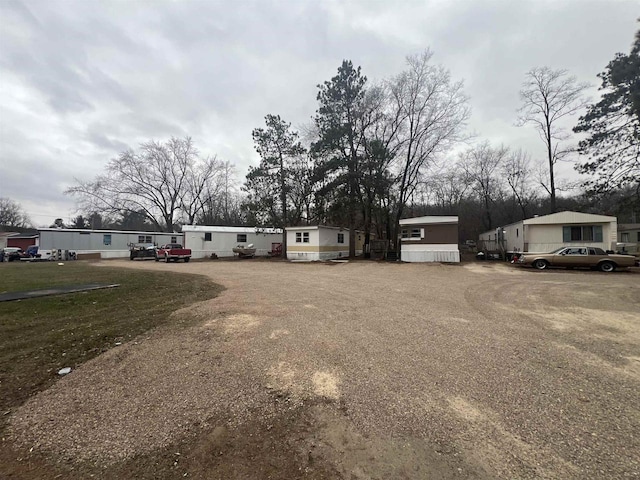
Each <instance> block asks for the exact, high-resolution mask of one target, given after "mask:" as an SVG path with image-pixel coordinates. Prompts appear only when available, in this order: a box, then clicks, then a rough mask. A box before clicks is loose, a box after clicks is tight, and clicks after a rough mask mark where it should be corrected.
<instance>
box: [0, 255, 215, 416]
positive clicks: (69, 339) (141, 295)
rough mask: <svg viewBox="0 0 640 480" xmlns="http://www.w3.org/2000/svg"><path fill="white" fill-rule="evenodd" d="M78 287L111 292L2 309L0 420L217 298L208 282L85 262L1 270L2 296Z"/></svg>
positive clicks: (10, 265) (32, 301)
mask: <svg viewBox="0 0 640 480" xmlns="http://www.w3.org/2000/svg"><path fill="white" fill-rule="evenodd" d="M84 283H105V284H112V283H117V284H120V286H119V287H117V288H112V289H105V290H94V291H89V292H81V293H71V294H65V295H57V296H51V297H40V298H32V299H28V300H20V301H12V302H2V303H0V415H1V414H2V413H4V412H6V411H8V410H10V409H13V408H16V407H17V406H19V405H21V404H22V403H23V402H24V401H25V400H26V399H27V398H29V396H31V395H32V394H34V393H35V392H38V391H40V390H44V389H45V388H47V387H48V386H50V385H51V384H52V383H53V382H54V381H55V380H56V378H58V376H57V372H58V370H59V369H60V368H63V367H72V368H75V367H77V366H78V365H80V364H81V363H83V362H86V361H87V360H90V359H91V358H93V357H95V356H97V355H99V354H100V353H102V352H104V351H106V350H108V349H109V348H112V347H114V346H115V344H116V342H123V343H124V342H126V341H129V340H131V339H133V338H135V337H137V336H138V335H140V334H142V333H144V332H145V331H147V330H150V329H152V328H154V327H157V326H161V325H167V324H169V323H170V322H173V323H176V324H178V325H186V324H187V323H188V321H189V320H188V319H182V318H170V316H171V313H172V312H174V311H175V310H178V309H179V308H181V307H184V306H186V305H188V304H191V303H193V302H196V301H200V300H206V299H209V298H213V297H215V296H217V295H218V294H219V293H220V292H221V291H222V287H221V286H219V285H216V284H214V283H213V282H211V281H210V280H208V279H207V278H206V277H202V276H197V275H187V274H180V273H172V272H151V271H141V270H128V269H124V268H123V269H118V268H109V267H102V266H100V267H96V266H91V265H89V264H86V263H84V262H66V263H65V265H64V266H59V265H57V264H56V263H31V264H24V263H17V262H16V263H4V264H2V265H0V292H12V291H22V290H35V289H44V288H51V287H53V286H63V285H80V284H84Z"/></svg>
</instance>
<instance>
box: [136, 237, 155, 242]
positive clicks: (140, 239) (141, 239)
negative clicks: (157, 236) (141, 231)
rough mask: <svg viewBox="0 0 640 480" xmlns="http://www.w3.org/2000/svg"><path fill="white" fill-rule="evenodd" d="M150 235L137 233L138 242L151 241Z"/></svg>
mask: <svg viewBox="0 0 640 480" xmlns="http://www.w3.org/2000/svg"><path fill="white" fill-rule="evenodd" d="M151 242H153V240H152V239H151V235H138V243H151Z"/></svg>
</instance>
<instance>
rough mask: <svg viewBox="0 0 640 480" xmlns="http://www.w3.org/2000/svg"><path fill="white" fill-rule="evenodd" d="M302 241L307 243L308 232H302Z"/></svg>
mask: <svg viewBox="0 0 640 480" xmlns="http://www.w3.org/2000/svg"><path fill="white" fill-rule="evenodd" d="M302 243H309V232H303V233H302Z"/></svg>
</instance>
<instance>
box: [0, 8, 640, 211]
mask: <svg viewBox="0 0 640 480" xmlns="http://www.w3.org/2000/svg"><path fill="white" fill-rule="evenodd" d="M0 14H1V15H2V17H3V18H4V19H5V21H4V22H3V28H2V29H0V79H1V80H0V94H1V95H0V141H1V143H0V162H1V166H2V168H1V171H2V174H1V175H0V196H8V197H10V198H12V199H14V200H16V201H18V202H19V203H21V204H22V205H23V206H24V207H25V208H26V209H27V210H28V211H29V212H30V213H31V214H32V216H33V217H34V220H35V223H37V224H45V223H47V224H48V223H51V222H52V221H53V219H54V218H55V217H59V216H62V217H68V216H70V215H71V212H72V210H73V201H72V199H70V198H68V197H65V196H64V195H63V194H62V192H63V191H64V189H65V188H66V187H67V186H69V185H70V184H71V183H72V182H73V177H82V178H92V177H93V176H95V175H96V174H97V173H98V172H100V171H101V169H102V168H103V167H104V165H105V164H106V163H107V162H108V160H109V159H111V158H113V157H114V156H116V155H117V154H118V153H119V152H120V151H122V150H124V149H125V148H129V147H135V146H136V145H137V144H139V143H140V142H143V141H146V140H150V139H156V140H165V139H167V138H168V137H170V136H172V135H173V136H183V135H191V136H192V137H193V138H194V140H195V141H196V144H197V146H198V148H199V149H200V150H201V151H202V152H203V153H205V154H211V155H214V154H218V155H219V156H220V157H221V158H224V159H225V160H229V161H231V162H234V163H236V164H237V166H238V172H239V173H240V174H241V175H244V173H245V172H246V169H247V167H248V165H249V164H250V163H251V162H256V161H257V156H256V154H255V152H254V151H253V145H252V143H251V130H252V129H253V128H255V127H258V126H261V125H262V123H263V118H264V116H265V115H266V114H268V113H275V114H280V115H281V116H282V117H283V118H285V119H286V120H287V121H290V122H292V123H293V124H294V125H301V124H304V123H307V122H308V121H309V120H310V118H311V117H312V116H313V114H314V112H315V109H316V108H317V103H316V98H315V97H316V93H317V88H316V85H317V84H319V83H321V82H323V81H325V80H328V79H330V78H331V76H333V75H334V74H335V72H336V69H337V67H338V66H339V65H340V62H341V61H342V59H351V60H352V61H353V62H354V64H356V65H361V66H362V68H363V72H364V73H365V75H367V76H368V77H369V78H370V79H380V78H383V77H387V76H390V75H393V74H396V73H397V72H398V71H400V70H401V69H402V68H403V67H404V58H405V56H406V55H408V54H414V53H418V52H420V51H422V50H424V49H425V48H427V47H431V49H432V50H433V51H434V52H435V56H434V60H435V61H436V62H438V63H442V64H444V65H445V66H446V67H447V68H449V69H450V70H451V72H452V75H453V77H454V78H455V79H464V80H465V86H466V91H467V93H468V94H469V95H470V97H471V105H472V108H473V117H472V120H471V123H470V128H471V129H472V130H475V131H477V132H478V133H479V134H480V135H481V136H482V137H483V138H488V139H489V140H491V141H493V142H495V143H505V144H507V145H510V146H514V147H516V148H517V147H523V148H526V149H527V150H529V151H531V153H532V156H533V157H534V158H535V157H536V156H539V155H540V149H541V144H540V142H539V140H538V137H537V134H536V133H535V131H533V129H531V128H528V129H527V128H516V127H514V126H513V124H514V121H515V119H516V112H515V110H516V108H517V107H518V104H519V99H518V90H519V88H520V84H521V82H522V80H523V76H524V73H525V72H526V71H527V70H529V69H530V68H531V67H534V66H539V65H549V66H551V67H553V68H566V69H568V70H569V71H570V72H571V73H573V74H576V75H578V76H579V77H580V79H581V80H586V81H590V82H592V83H594V84H596V83H597V78H596V74H597V73H598V72H600V71H602V70H603V69H604V67H605V66H606V64H607V62H608V61H609V60H610V59H611V58H613V55H614V53H615V52H617V51H623V52H628V50H629V46H630V44H631V41H632V38H633V34H634V32H635V30H636V29H637V28H638V24H637V23H636V22H635V19H636V16H637V3H636V2H635V1H618V2H610V1H606V0H599V1H595V0H593V1H568V0H567V1H563V2H551V1H544V2H540V1H538V2H511V1H456V2H442V1H425V2H421V1H409V2H387V1H382V0H378V1H373V0H372V1H369V0H361V1H351V2H343V1H337V0H334V1H322V2H317V1H312V0H302V1H297V0H295V1H294V0H288V1H287V0H274V1H241V2H228V1H223V0H220V1H213V2H196V1H193V2H152V3H149V2H127V3H122V2H84V1H79V0H77V1H29V2H24V3H20V2H17V1H13V2H3V3H1V4H0ZM563 168H564V167H563ZM567 174H571V171H570V170H567Z"/></svg>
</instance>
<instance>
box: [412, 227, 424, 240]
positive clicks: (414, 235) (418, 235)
mask: <svg viewBox="0 0 640 480" xmlns="http://www.w3.org/2000/svg"><path fill="white" fill-rule="evenodd" d="M411 238H422V234H421V232H420V229H419V228H412V229H411Z"/></svg>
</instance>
